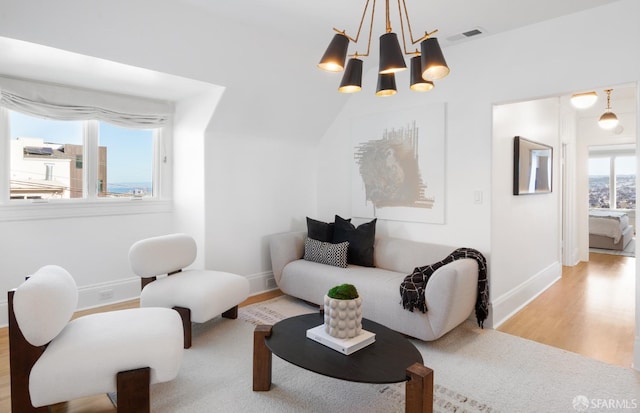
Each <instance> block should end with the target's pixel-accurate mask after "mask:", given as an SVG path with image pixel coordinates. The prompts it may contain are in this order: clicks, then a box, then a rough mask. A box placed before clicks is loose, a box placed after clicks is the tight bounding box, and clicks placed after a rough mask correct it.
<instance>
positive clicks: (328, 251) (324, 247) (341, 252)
mask: <svg viewBox="0 0 640 413" xmlns="http://www.w3.org/2000/svg"><path fill="white" fill-rule="evenodd" d="M348 248H349V243H348V242H341V243H339V244H332V243H330V242H322V241H318V240H315V239H312V238H309V237H307V238H306V239H305V240H304V259H305V260H307V261H314V262H318V263H320V264H326V265H333V266H334V267H341V268H346V267H347V250H348Z"/></svg>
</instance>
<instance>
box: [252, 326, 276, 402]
mask: <svg viewBox="0 0 640 413" xmlns="http://www.w3.org/2000/svg"><path fill="white" fill-rule="evenodd" d="M272 327H273V326H270V325H264V324H260V325H258V326H256V329H255V330H254V332H253V391H268V390H269V389H271V364H272V358H273V357H272V353H271V350H269V347H267V345H266V344H265V342H264V339H265V338H266V337H269V336H271V328H272Z"/></svg>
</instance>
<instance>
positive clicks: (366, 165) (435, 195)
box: [351, 103, 446, 224]
mask: <svg viewBox="0 0 640 413" xmlns="http://www.w3.org/2000/svg"><path fill="white" fill-rule="evenodd" d="M445 122H446V106H445V104H444V103H439V104H429V105H424V106H419V107H415V108H411V109H406V110H401V111H395V112H385V113H381V114H375V115H368V116H364V117H360V118H355V119H354V120H353V122H352V130H351V135H352V140H353V149H354V159H353V160H354V164H353V173H352V200H351V201H352V202H351V207H352V215H353V216H355V217H362V218H374V217H375V218H379V219H387V220H396V221H409V222H423V223H434V224H444V222H445V213H444V212H445Z"/></svg>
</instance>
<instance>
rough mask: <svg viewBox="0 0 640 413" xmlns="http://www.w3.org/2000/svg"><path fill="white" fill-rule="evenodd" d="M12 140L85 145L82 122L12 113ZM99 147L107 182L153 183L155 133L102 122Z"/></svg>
mask: <svg viewBox="0 0 640 413" xmlns="http://www.w3.org/2000/svg"><path fill="white" fill-rule="evenodd" d="M10 122H11V139H15V138H16V137H29V138H42V139H43V140H44V141H45V142H49V143H60V144H63V143H71V144H76V145H81V144H82V128H83V127H82V122H79V121H56V120H48V119H39V118H35V117H32V116H28V115H23V114H21V113H18V112H11V118H10ZM99 144H100V146H107V148H108V149H107V182H108V183H109V184H114V183H125V182H151V181H152V175H153V133H152V131H150V130H133V129H125V128H120V127H117V126H113V125H110V124H108V123H105V122H101V123H100V142H99Z"/></svg>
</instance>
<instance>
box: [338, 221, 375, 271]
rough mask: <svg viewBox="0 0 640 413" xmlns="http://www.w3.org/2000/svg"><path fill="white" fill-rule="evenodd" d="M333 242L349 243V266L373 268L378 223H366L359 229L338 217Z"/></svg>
mask: <svg viewBox="0 0 640 413" xmlns="http://www.w3.org/2000/svg"><path fill="white" fill-rule="evenodd" d="M335 221H336V222H335V227H334V230H333V242H334V243H338V242H344V241H348V242H349V251H348V253H347V262H348V263H349V264H354V265H361V266H363V267H373V266H374V265H373V244H374V243H375V237H376V221H377V218H374V219H373V221H370V222H366V223H364V224H362V225H359V226H358V227H357V228H356V227H355V226H354V225H353V224H352V223H351V222H349V220H346V219H344V218H341V217H340V216H338V215H336V218H335Z"/></svg>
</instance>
